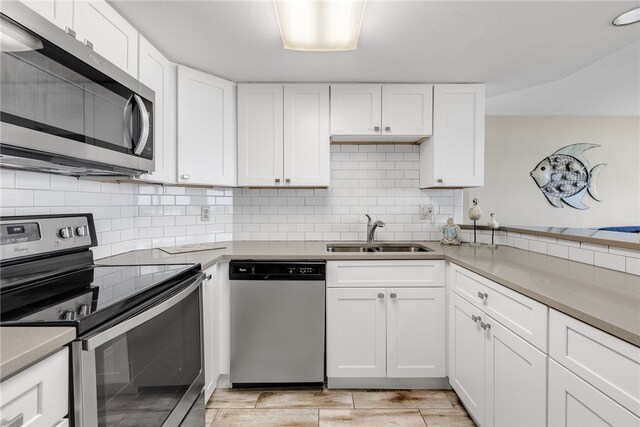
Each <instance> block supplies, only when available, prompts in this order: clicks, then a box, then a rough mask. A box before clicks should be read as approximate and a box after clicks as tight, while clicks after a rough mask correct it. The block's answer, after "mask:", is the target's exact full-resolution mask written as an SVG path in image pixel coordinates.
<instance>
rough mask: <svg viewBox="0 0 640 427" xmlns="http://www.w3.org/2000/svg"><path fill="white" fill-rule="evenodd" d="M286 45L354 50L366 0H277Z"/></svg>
mask: <svg viewBox="0 0 640 427" xmlns="http://www.w3.org/2000/svg"><path fill="white" fill-rule="evenodd" d="M273 4H274V6H275V8H276V16H277V17H278V25H279V26H280V35H281V36H282V44H283V45H284V48H285V49H289V50H307V51H320V52H330V51H341V50H355V49H357V47H358V37H359V36H360V26H361V25H362V16H363V15H364V5H365V0H274V2H273Z"/></svg>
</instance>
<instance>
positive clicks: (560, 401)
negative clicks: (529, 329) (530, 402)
mask: <svg viewBox="0 0 640 427" xmlns="http://www.w3.org/2000/svg"><path fill="white" fill-rule="evenodd" d="M548 421H549V423H548V425H549V426H552V427H556V426H559V427H585V426H589V427H596V426H603V427H605V426H607V427H608V426H625V427H626V426H638V425H640V418H638V417H636V416H635V415H634V414H632V413H631V412H629V411H628V410H627V409H625V408H623V407H622V406H621V405H619V404H618V403H616V402H615V401H613V400H611V399H610V398H609V397H607V396H606V395H604V394H603V393H601V392H600V391H599V390H597V389H596V388H594V387H593V386H591V385H590V384H589V383H587V382H585V381H583V380H582V379H580V378H578V377H577V376H576V375H574V374H572V373H571V372H569V371H568V370H566V369H565V368H564V367H562V366H560V365H559V364H557V363H556V362H555V360H553V359H549V420H548Z"/></svg>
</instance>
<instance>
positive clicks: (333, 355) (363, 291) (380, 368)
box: [327, 288, 386, 378]
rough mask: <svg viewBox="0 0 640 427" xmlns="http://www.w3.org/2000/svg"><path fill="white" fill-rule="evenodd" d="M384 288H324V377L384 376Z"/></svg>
mask: <svg viewBox="0 0 640 427" xmlns="http://www.w3.org/2000/svg"><path fill="white" fill-rule="evenodd" d="M384 297H385V290H384V289H369V288H357V289H347V288H329V289H327V376H328V377H330V378H332V377H338V378H356V377H359V378H382V377H385V376H386V365H385V358H386V342H385V335H386V307H385V298H384Z"/></svg>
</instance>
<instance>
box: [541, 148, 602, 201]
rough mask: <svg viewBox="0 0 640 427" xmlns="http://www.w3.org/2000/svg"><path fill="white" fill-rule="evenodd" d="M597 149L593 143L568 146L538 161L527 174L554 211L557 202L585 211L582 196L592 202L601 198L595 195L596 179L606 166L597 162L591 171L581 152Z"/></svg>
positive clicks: (596, 192) (596, 193)
mask: <svg viewBox="0 0 640 427" xmlns="http://www.w3.org/2000/svg"><path fill="white" fill-rule="evenodd" d="M596 147H600V146H599V145H597V144H572V145H567V146H566V147H563V148H561V149H559V150H558V151H556V152H555V153H553V154H552V155H550V156H549V157H547V158H545V159H544V160H542V161H541V162H540V163H538V165H537V166H536V167H535V169H534V170H532V171H531V173H530V174H531V177H532V178H533V180H534V181H535V182H536V184H537V185H538V188H539V189H540V191H542V194H544V196H545V197H546V198H547V200H549V203H551V204H552V205H553V206H555V207H556V208H562V207H563V205H562V203H561V201H562V202H565V203H566V204H567V205H569V206H571V207H572V208H576V209H589V206H587V205H585V204H584V203H583V198H584V196H585V195H586V194H587V193H589V195H590V196H591V197H592V198H593V199H594V200H596V201H598V202H601V201H602V199H601V198H600V196H599V195H598V189H597V185H596V184H597V180H598V176H599V175H600V172H602V169H604V167H605V166H606V165H607V164H606V163H601V164H599V165H596V166H594V167H593V169H591V166H590V165H589V162H588V161H587V159H586V157H585V156H584V152H585V151H586V150H589V149H591V148H596Z"/></svg>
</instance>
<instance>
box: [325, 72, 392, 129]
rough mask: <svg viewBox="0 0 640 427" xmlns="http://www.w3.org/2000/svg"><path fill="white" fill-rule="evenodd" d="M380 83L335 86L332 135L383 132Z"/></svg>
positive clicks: (332, 100)
mask: <svg viewBox="0 0 640 427" xmlns="http://www.w3.org/2000/svg"><path fill="white" fill-rule="evenodd" d="M381 99H382V89H381V86H380V85H379V84H361V83H356V84H332V85H331V135H380V129H381V127H380V126H381V119H382V101H381Z"/></svg>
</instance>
